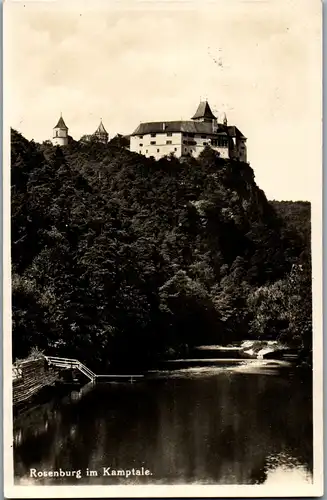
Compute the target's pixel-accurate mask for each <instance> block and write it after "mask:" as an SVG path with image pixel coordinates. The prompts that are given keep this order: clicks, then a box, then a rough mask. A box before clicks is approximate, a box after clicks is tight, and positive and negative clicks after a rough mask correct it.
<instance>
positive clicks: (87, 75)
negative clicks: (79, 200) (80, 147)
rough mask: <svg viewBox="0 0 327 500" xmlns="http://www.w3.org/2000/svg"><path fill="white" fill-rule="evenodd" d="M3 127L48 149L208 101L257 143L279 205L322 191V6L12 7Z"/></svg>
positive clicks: (290, 2) (252, 150)
mask: <svg viewBox="0 0 327 500" xmlns="http://www.w3.org/2000/svg"><path fill="white" fill-rule="evenodd" d="M4 10H5V12H4V16H5V28H4V35H5V39H4V62H5V69H4V75H5V94H4V95H5V98H4V102H5V123H6V124H7V125H8V126H11V127H13V128H15V129H16V130H18V131H19V132H21V133H22V134H23V135H24V136H25V137H26V138H28V139H34V140H36V141H38V142H41V141H43V140H47V139H51V138H52V129H53V127H54V126H55V124H56V123H57V121H58V119H59V116H60V113H61V112H62V115H63V118H64V120H65V122H66V124H67V126H68V127H69V134H70V135H72V136H73V137H74V138H75V139H77V140H78V139H79V138H80V137H81V136H82V135H83V134H91V133H93V132H94V131H95V130H96V128H97V126H98V125H99V122H100V118H102V120H103V123H104V125H105V127H106V129H107V131H108V133H109V136H110V137H112V136H114V135H115V134H116V133H121V134H129V133H132V132H133V130H134V129H135V128H136V127H137V126H138V124H139V123H140V122H142V121H161V120H163V121H168V120H179V119H186V120H187V119H190V118H191V117H192V116H193V114H194V112H195V110H196V108H197V106H198V104H199V102H200V100H203V99H207V100H208V102H209V104H210V106H211V108H212V110H213V111H214V112H215V114H216V115H218V119H219V121H220V120H222V117H223V113H226V114H227V118H228V123H229V124H230V125H236V126H237V127H238V128H239V129H240V130H241V131H242V133H243V134H244V135H245V136H246V137H247V143H248V161H249V162H250V165H251V167H252V168H253V169H254V173H255V179H256V182H257V184H258V185H259V187H260V188H262V189H263V190H264V191H265V193H266V195H267V197H268V198H269V199H278V200H310V201H312V200H314V199H315V197H316V196H317V190H319V189H320V185H321V170H322V166H321V165H322V160H321V158H322V146H321V116H322V111H321V87H322V83H321V82H322V76H321V75H322V73H321V5H320V1H318V0H268V1H266V0H216V1H210V0H202V1H200V0H199V1H196V0H193V1H192V0H179V1H174V0H161V1H155V0H143V1H138V0H120V1H119V2H118V1H114V0H112V1H110V0H107V1H106V2H105V3H104V2H102V3H101V2H98V1H97V0H92V2H91V1H89V2H88V3H86V2H85V1H83V2H82V1H80V0H75V1H74V0H71V1H67V0H66V1H65V3H64V2H62V1H61V0H57V1H56V2H50V1H43V2H33V1H30V0H25V1H23V0H20V1H17V0H16V1H14V0H8V1H7V3H5V6H4Z"/></svg>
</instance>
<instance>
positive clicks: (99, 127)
mask: <svg viewBox="0 0 327 500" xmlns="http://www.w3.org/2000/svg"><path fill="white" fill-rule="evenodd" d="M95 133H96V134H108V132H107V131H106V129H105V128H104V126H103V123H102V120H101V121H100V125H99V126H98V128H97V129H96V131H95Z"/></svg>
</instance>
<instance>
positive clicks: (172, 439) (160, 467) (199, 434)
mask: <svg viewBox="0 0 327 500" xmlns="http://www.w3.org/2000/svg"><path fill="white" fill-rule="evenodd" d="M176 366H178V365H176ZM311 405H312V401H311V384H310V382H309V381H304V380H303V379H300V378H299V376H298V375H296V374H295V373H294V372H293V371H292V369H291V368H290V367H289V366H288V365H287V364H286V363H282V362H275V363H274V362H258V361H247V362H241V361H235V360H234V361H231V360H224V361H223V362H221V363H220V364H219V363H217V362H216V363H215V364H214V365H213V366H210V364H209V365H206V366H202V367H196V366H192V367H187V366H185V367H180V366H178V368H177V369H174V366H171V369H170V370H169V372H164V373H162V372H161V373H153V374H152V376H151V378H149V379H146V380H144V381H142V382H137V383H134V384H130V383H117V384H102V385H95V386H92V385H86V386H84V387H83V388H82V389H81V390H75V391H72V392H70V393H69V394H68V395H66V396H61V397H55V398H52V399H51V401H49V402H47V403H44V404H41V405H37V406H35V407H34V408H31V409H29V411H25V412H24V413H23V414H21V415H19V416H18V417H17V418H16V419H15V421H14V470H15V477H16V482H17V484H47V485H50V484H57V485H58V484H79V485H81V484H89V485H91V484H117V483H122V484H159V483H165V484H181V483H185V484H192V483H202V484H221V485H224V484H225V485H227V484H262V483H267V484H270V483H271V484H272V483H276V482H279V483H280V482H281V481H286V482H292V481H295V482H296V484H297V485H298V484H299V483H301V482H303V483H310V482H312V414H311ZM107 467H111V468H112V469H124V470H126V469H127V470H132V469H133V468H134V469H139V470H141V468H142V467H143V471H144V470H145V469H148V470H149V471H150V472H149V474H150V473H151V475H148V476H145V475H143V476H135V475H134V476H130V477H128V478H126V477H122V476H116V477H113V476H103V475H102V473H103V468H107ZM60 468H61V469H62V470H70V471H71V470H76V471H80V472H81V478H80V479H76V477H73V478H71V477H64V478H60V477H58V478H52V479H51V478H47V479H45V478H33V477H32V478H31V477H30V476H31V469H36V470H37V471H50V470H59V469H60ZM87 470H89V471H90V470H92V471H96V472H98V476H91V477H90V476H87Z"/></svg>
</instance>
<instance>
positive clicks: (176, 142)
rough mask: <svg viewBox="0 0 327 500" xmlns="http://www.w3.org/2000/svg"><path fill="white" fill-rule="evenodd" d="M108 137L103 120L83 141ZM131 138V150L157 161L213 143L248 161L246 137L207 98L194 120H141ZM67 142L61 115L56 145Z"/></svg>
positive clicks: (228, 155)
mask: <svg viewBox="0 0 327 500" xmlns="http://www.w3.org/2000/svg"><path fill="white" fill-rule="evenodd" d="M116 137H117V136H116ZM124 137H125V138H127V136H124ZM108 138H109V136H108V132H107V131H106V129H105V128H104V125H103V123H102V120H101V121H100V125H99V127H98V128H97V130H96V131H95V132H94V134H92V135H84V136H83V137H82V138H81V140H82V141H90V140H92V139H95V140H98V141H99V142H102V143H105V144H106V143H107V142H108ZM129 139H130V146H129V149H130V150H131V151H133V152H135V153H138V154H141V155H144V156H146V157H150V156H152V157H154V158H155V159H157V160H158V159H159V158H162V157H163V156H166V155H170V154H174V155H175V156H176V157H178V158H182V157H185V156H193V157H197V156H199V154H200V153H201V151H203V150H204V148H205V147H206V146H210V147H211V148H212V149H213V150H215V151H217V152H218V153H219V155H220V156H221V157H222V158H230V159H236V160H240V161H243V162H246V161H247V147H246V137H244V135H243V134H242V132H241V131H240V130H239V129H238V128H237V127H236V126H235V125H228V123H227V117H226V115H224V118H223V120H222V123H219V122H218V120H217V117H216V116H215V115H214V114H213V112H212V111H211V109H210V106H209V103H208V102H207V101H202V102H200V104H199V106H198V108H197V110H196V112H195V114H194V116H193V117H192V118H191V120H179V121H161V122H146V123H140V125H139V126H138V127H137V128H136V130H135V131H134V132H133V133H132V134H131V136H130V137H129ZM68 141H69V135H68V127H67V126H66V124H65V122H64V120H63V118H62V116H60V119H59V121H58V123H57V125H56V126H55V127H54V129H53V144H55V145H59V146H65V145H66V144H68Z"/></svg>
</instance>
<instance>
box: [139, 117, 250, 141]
mask: <svg viewBox="0 0 327 500" xmlns="http://www.w3.org/2000/svg"><path fill="white" fill-rule="evenodd" d="M167 132H184V133H189V134H206V135H216V134H219V135H228V136H229V137H239V138H244V139H245V137H244V136H243V134H242V133H241V132H240V130H239V129H238V128H237V127H235V126H226V125H223V124H222V123H218V124H217V128H216V130H213V125H212V122H196V121H192V120H188V121H184V120H179V121H172V122H170V121H169V122H148V123H140V125H139V126H138V127H137V129H136V130H135V131H134V132H133V133H132V134H131V135H132V136H134V135H146V134H160V133H162V134H166V133H167Z"/></svg>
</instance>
